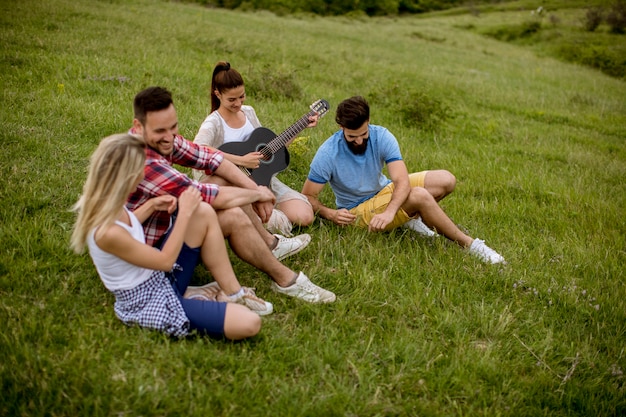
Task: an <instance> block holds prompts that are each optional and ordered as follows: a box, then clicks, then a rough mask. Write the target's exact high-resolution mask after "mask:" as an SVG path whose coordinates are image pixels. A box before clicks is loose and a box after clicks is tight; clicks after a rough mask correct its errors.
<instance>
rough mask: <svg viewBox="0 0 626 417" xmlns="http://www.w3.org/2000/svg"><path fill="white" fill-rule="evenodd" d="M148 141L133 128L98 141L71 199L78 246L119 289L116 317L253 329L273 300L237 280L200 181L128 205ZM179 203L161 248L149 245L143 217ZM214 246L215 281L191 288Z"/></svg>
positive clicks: (247, 333) (216, 332)
mask: <svg viewBox="0 0 626 417" xmlns="http://www.w3.org/2000/svg"><path fill="white" fill-rule="evenodd" d="M145 147H146V144H145V142H144V140H143V139H142V138H140V137H137V136H133V135H129V134H118V135H113V136H109V137H107V138H104V139H103V140H102V141H101V142H100V145H99V146H98V148H97V149H96V151H95V152H94V153H93V155H92V156H91V160H90V166H89V173H88V176H87V180H86V182H85V185H84V187H83V193H82V195H81V197H80V199H79V201H78V202H77V203H76V204H75V206H74V210H75V211H77V212H78V217H77V220H76V223H75V225H74V230H73V233H72V241H71V242H72V247H73V249H74V250H75V251H76V252H78V253H80V252H82V251H83V249H84V247H85V246H88V248H89V254H90V256H91V258H92V260H93V263H94V264H95V266H96V270H97V271H98V274H99V276H100V278H101V280H102V282H103V284H104V285H105V287H106V288H107V289H108V290H110V291H111V292H112V293H113V294H114V295H115V306H114V310H115V313H116V315H117V317H118V318H119V319H120V320H122V321H123V322H124V323H126V324H128V325H130V324H138V325H140V326H142V327H146V328H150V329H156V330H160V331H163V332H165V333H167V334H170V335H172V336H178V337H181V336H185V335H187V334H188V333H189V332H190V331H192V330H196V331H198V332H200V333H204V334H208V335H211V336H216V337H226V338H229V339H243V338H247V337H251V336H254V335H256V334H257V333H258V332H259V330H260V328H261V321H260V318H259V314H268V313H270V312H271V310H272V306H271V304H270V303H266V302H265V301H263V300H261V299H260V298H258V297H256V295H255V294H254V292H253V291H252V290H251V289H249V288H246V287H241V285H239V282H238V281H237V278H236V277H235V274H234V272H233V270H232V266H231V265H230V261H229V259H228V253H227V251H226V246H225V243H224V239H223V236H222V233H221V230H220V229H219V226H217V224H218V223H217V215H216V214H215V211H214V210H213V209H212V208H211V207H210V206H209V205H208V204H206V203H204V202H202V198H201V196H200V192H199V191H198V190H197V189H196V188H193V187H190V188H188V189H187V190H185V191H184V192H183V193H182V194H181V196H180V197H179V198H178V200H176V198H175V197H173V196H170V195H164V196H160V197H157V198H154V199H151V200H148V201H147V202H146V203H145V204H144V205H142V206H141V207H139V208H138V209H137V210H135V212H131V211H129V210H128V209H126V207H125V206H124V204H125V202H126V198H127V197H128V195H129V194H130V193H131V192H132V191H133V190H135V188H136V187H137V185H138V184H139V183H140V182H141V180H142V179H143V170H144V164H145ZM175 209H176V210H177V215H176V221H175V222H174V224H173V225H172V227H171V229H170V231H168V234H167V240H166V241H165V242H164V243H163V245H162V246H161V248H160V249H159V248H154V247H152V246H150V245H147V244H146V243H145V236H144V231H143V227H142V225H141V221H142V219H144V220H145V219H146V218H147V217H148V216H149V215H150V214H152V213H153V212H154V211H156V210H168V211H170V212H173V211H174V210H175ZM213 231H217V233H213ZM205 246H206V248H205ZM209 247H210V249H209ZM209 252H210V254H211V259H210V261H209V262H207V260H206V259H204V258H202V261H204V263H205V264H206V265H211V267H210V268H209V270H210V272H211V273H212V275H213V276H214V278H215V279H216V281H217V282H216V283H211V284H209V285H207V286H204V287H189V281H190V279H191V276H192V274H193V269H194V268H195V266H196V265H197V263H199V261H200V260H201V257H202V256H203V255H202V253H209ZM205 256H206V255H205ZM216 273H217V274H216ZM249 307H252V308H256V310H255V311H252V310H251V309H250V308H249Z"/></svg>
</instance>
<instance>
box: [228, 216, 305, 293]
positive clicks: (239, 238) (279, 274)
mask: <svg viewBox="0 0 626 417" xmlns="http://www.w3.org/2000/svg"><path fill="white" fill-rule="evenodd" d="M217 217H218V219H219V223H220V227H221V229H222V233H223V236H224V237H225V238H226V239H228V241H229V243H230V247H231V249H232V250H233V252H235V254H236V255H237V256H238V257H239V258H241V259H242V260H243V261H244V262H246V263H248V264H250V265H252V266H253V267H255V268H257V269H259V270H260V271H262V272H264V273H266V274H267V275H269V276H270V278H272V280H273V281H274V282H276V283H277V284H278V285H280V286H281V287H284V286H288V285H290V284H291V283H293V281H294V280H295V278H296V276H297V274H296V273H295V272H294V271H292V270H291V269H289V268H287V267H286V266H285V265H283V264H281V263H280V261H278V259H276V257H275V256H274V254H273V253H272V251H271V250H270V249H269V247H268V246H267V245H266V244H265V242H264V241H263V239H262V238H261V235H259V233H257V231H256V229H255V227H254V226H253V225H252V222H251V221H250V218H249V217H248V216H247V215H246V214H245V213H244V212H243V211H242V210H241V209H240V208H232V209H228V210H219V211H218V212H217Z"/></svg>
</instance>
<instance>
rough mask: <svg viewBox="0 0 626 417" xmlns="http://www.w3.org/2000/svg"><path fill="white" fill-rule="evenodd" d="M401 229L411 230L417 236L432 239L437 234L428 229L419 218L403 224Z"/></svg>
mask: <svg viewBox="0 0 626 417" xmlns="http://www.w3.org/2000/svg"><path fill="white" fill-rule="evenodd" d="M402 227H404V228H406V229H410V230H413V231H414V232H417V234H418V235H421V236H426V237H433V236H435V235H436V234H437V233H435V232H434V231H433V230H432V229H431V228H429V227H428V226H426V225H425V224H424V222H423V221H422V218H421V217H416V218H414V219H411V220H409V221H408V222H406V223H404V224H403V225H402Z"/></svg>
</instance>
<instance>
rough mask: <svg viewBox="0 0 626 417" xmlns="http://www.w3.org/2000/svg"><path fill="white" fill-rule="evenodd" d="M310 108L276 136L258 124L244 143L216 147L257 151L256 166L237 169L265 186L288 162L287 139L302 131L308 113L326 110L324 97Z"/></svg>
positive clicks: (227, 150)
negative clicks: (257, 164)
mask: <svg viewBox="0 0 626 417" xmlns="http://www.w3.org/2000/svg"><path fill="white" fill-rule="evenodd" d="M310 109H311V111H309V112H308V113H306V114H305V115H303V116H302V117H301V118H300V119H299V120H298V121H297V122H295V123H294V124H293V125H291V126H289V127H288V128H287V129H286V130H285V131H284V132H283V133H281V134H280V135H278V136H276V134H274V132H272V131H271V130H270V129H268V128H265V127H258V128H256V129H254V130H253V131H252V133H251V134H250V137H249V138H248V139H247V140H246V141H245V142H228V143H224V144H223V145H222V146H220V147H219V149H220V150H221V151H222V152H225V153H230V154H233V155H239V156H242V155H246V154H248V153H250V152H261V153H262V154H263V158H261V160H260V165H259V167H258V168H255V169H251V168H246V167H239V168H240V169H241V170H242V171H243V172H244V173H245V174H246V175H248V176H249V177H251V178H252V179H253V180H254V182H256V183H257V184H259V185H265V186H266V187H268V186H269V185H270V181H271V180H272V176H273V175H275V174H277V173H279V172H281V171H284V170H285V169H286V168H287V166H288V165H289V152H288V151H287V147H286V145H287V142H289V141H290V140H291V139H293V138H295V137H296V135H297V134H298V133H300V132H302V131H303V130H304V129H305V128H306V127H307V126H308V125H309V123H310V122H309V117H310V116H314V115H315V114H318V115H319V117H320V118H322V116H324V115H325V114H326V113H327V112H328V110H329V109H330V105H329V104H328V102H327V101H326V100H323V99H320V100H317V101H316V102H315V103H313V104H311V106H310Z"/></svg>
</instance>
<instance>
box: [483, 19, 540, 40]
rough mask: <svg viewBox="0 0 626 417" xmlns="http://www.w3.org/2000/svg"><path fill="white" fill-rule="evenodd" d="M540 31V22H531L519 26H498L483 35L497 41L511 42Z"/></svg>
mask: <svg viewBox="0 0 626 417" xmlns="http://www.w3.org/2000/svg"><path fill="white" fill-rule="evenodd" d="M540 29H541V22H540V21H538V20H531V21H527V22H524V23H522V24H519V25H511V26H500V27H498V28H495V29H491V30H489V31H487V32H485V35H487V36H491V37H492V38H495V39H497V40H499V41H505V42H511V41H515V40H517V39H522V38H528V37H530V36H532V35H534V34H535V33H537V32H539V30H540Z"/></svg>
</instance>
